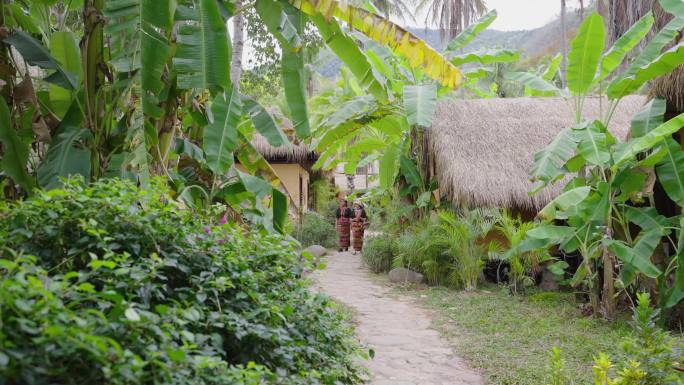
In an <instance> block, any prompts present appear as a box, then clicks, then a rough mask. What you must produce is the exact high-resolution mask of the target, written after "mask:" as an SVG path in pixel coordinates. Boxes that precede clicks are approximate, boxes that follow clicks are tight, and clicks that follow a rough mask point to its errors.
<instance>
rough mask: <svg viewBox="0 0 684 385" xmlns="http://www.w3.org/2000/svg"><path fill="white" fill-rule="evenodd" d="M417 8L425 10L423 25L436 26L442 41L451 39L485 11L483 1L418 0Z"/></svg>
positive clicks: (485, 7)
mask: <svg viewBox="0 0 684 385" xmlns="http://www.w3.org/2000/svg"><path fill="white" fill-rule="evenodd" d="M417 8H418V12H423V11H424V10H426V9H427V11H428V12H427V16H426V17H425V24H428V25H429V24H430V23H434V24H436V25H437V27H438V28H439V34H440V37H441V38H442V40H451V39H453V38H454V37H456V35H458V34H459V33H460V32H461V31H463V29H464V28H466V27H467V26H469V25H470V23H472V22H474V21H475V20H477V18H478V17H480V16H482V15H483V14H484V13H485V12H486V11H487V5H486V4H485V1H484V0H420V1H419V3H418V7H417Z"/></svg>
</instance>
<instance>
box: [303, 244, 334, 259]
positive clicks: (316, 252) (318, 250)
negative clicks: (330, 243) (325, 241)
mask: <svg viewBox="0 0 684 385" xmlns="http://www.w3.org/2000/svg"><path fill="white" fill-rule="evenodd" d="M304 251H308V252H309V253H311V255H313V256H314V257H316V258H320V257H322V256H324V255H325V254H326V253H327V252H328V249H326V248H325V247H323V246H321V245H312V246H309V247H307V248H306V249H304Z"/></svg>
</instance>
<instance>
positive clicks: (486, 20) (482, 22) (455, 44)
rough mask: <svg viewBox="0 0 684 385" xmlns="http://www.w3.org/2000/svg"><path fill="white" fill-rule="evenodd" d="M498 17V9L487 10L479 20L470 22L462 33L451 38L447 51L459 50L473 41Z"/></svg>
mask: <svg viewBox="0 0 684 385" xmlns="http://www.w3.org/2000/svg"><path fill="white" fill-rule="evenodd" d="M496 17H497V13H496V9H493V10H491V11H489V12H487V13H486V14H485V15H484V16H482V17H481V18H480V19H479V20H477V21H476V22H475V23H473V24H470V25H469V26H468V27H466V28H465V29H464V30H463V31H462V32H461V33H459V34H458V36H456V37H455V38H454V39H453V40H451V41H450V42H449V44H448V45H447V51H457V50H459V49H461V48H463V47H465V46H466V45H468V43H470V42H471V41H473V39H475V37H477V35H479V34H480V33H481V32H482V31H484V30H485V29H487V27H489V26H490V25H491V24H492V22H494V20H496Z"/></svg>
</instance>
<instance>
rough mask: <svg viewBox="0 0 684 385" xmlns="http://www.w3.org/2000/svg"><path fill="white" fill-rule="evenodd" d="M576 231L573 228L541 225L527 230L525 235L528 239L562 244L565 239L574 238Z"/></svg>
mask: <svg viewBox="0 0 684 385" xmlns="http://www.w3.org/2000/svg"><path fill="white" fill-rule="evenodd" d="M576 231H577V229H575V228H574V227H568V226H557V225H551V224H541V225H539V226H535V227H534V228H532V229H530V230H528V231H527V233H525V235H526V236H527V237H529V238H535V239H544V240H549V241H551V242H553V243H562V242H563V241H564V240H566V239H567V238H569V237H572V236H574V235H575V232H576Z"/></svg>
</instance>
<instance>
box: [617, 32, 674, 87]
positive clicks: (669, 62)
mask: <svg viewBox="0 0 684 385" xmlns="http://www.w3.org/2000/svg"><path fill="white" fill-rule="evenodd" d="M682 63H684V43H679V44H677V45H676V46H674V47H672V48H671V49H669V50H667V51H666V52H665V53H663V54H662V55H660V56H658V57H657V58H655V59H654V60H653V61H652V62H650V63H648V64H646V65H644V66H642V67H635V68H633V72H630V73H629V75H628V76H622V77H618V78H617V79H616V80H615V81H613V82H612V83H610V85H609V86H608V97H609V98H610V99H618V98H621V97H624V96H627V95H629V94H633V93H635V92H636V91H638V90H639V88H641V86H643V85H644V84H645V83H646V82H647V81H649V80H652V79H655V78H657V77H659V76H662V75H665V74H668V73H670V72H672V71H673V70H674V69H675V68H677V67H679V66H680V65H681V64H682Z"/></svg>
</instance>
